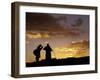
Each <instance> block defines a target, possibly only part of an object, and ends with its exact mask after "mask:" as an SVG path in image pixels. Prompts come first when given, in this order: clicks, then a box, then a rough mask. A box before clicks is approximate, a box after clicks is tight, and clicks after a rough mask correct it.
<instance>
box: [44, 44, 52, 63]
mask: <svg viewBox="0 0 100 80" xmlns="http://www.w3.org/2000/svg"><path fill="white" fill-rule="evenodd" d="M44 50H45V52H46V61H49V62H50V61H51V51H52V48H51V47H50V45H49V44H47V46H46V47H44Z"/></svg>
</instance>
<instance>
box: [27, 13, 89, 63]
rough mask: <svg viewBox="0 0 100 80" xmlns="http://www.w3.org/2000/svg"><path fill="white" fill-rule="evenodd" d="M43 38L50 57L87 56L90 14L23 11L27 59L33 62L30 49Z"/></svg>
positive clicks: (42, 56) (43, 55)
mask: <svg viewBox="0 0 100 80" xmlns="http://www.w3.org/2000/svg"><path fill="white" fill-rule="evenodd" d="M46 42H48V43H49V44H50V46H51V47H52V48H53V52H52V58H56V59H62V58H69V57H83V56H89V44H88V43H89V15H74V14H51V13H50V14H49V13H26V62H34V61H35V58H34V55H33V53H32V52H33V50H34V49H35V48H36V47H37V46H38V45H39V44H42V45H43V46H45V45H46ZM73 45H74V46H73ZM82 48H84V49H82ZM80 49H81V51H80ZM79 52H80V54H79ZM42 59H45V53H44V51H43V50H42V51H41V58H40V60H42Z"/></svg>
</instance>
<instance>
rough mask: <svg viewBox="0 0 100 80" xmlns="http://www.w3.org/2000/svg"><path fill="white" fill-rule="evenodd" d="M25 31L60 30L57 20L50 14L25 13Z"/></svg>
mask: <svg viewBox="0 0 100 80" xmlns="http://www.w3.org/2000/svg"><path fill="white" fill-rule="evenodd" d="M26 26H27V27H26V29H27V30H47V31H48V30H55V29H56V30H62V29H63V28H62V27H61V26H60V25H59V24H58V23H57V19H56V18H54V17H53V16H51V15H50V14H43V13H26Z"/></svg>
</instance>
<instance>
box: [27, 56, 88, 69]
mask: <svg viewBox="0 0 100 80" xmlns="http://www.w3.org/2000/svg"><path fill="white" fill-rule="evenodd" d="M89 63H90V59H89V56H87V57H80V58H66V59H55V58H54V59H51V60H50V61H46V60H42V61H39V62H32V63H26V67H41V66H60V65H81V64H89Z"/></svg>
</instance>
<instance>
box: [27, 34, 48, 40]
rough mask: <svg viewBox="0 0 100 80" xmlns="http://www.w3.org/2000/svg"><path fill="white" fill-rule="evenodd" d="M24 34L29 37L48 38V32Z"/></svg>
mask: <svg viewBox="0 0 100 80" xmlns="http://www.w3.org/2000/svg"><path fill="white" fill-rule="evenodd" d="M26 36H27V37H28V38H30V39H38V38H49V37H50V36H49V35H48V34H41V33H35V34H29V33H27V34H26Z"/></svg>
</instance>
